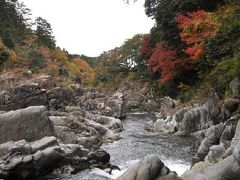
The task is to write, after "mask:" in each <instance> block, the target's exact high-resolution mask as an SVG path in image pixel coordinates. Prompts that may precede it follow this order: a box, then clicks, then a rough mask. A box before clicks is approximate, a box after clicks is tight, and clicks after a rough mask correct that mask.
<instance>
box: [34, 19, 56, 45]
mask: <svg viewBox="0 0 240 180" xmlns="http://www.w3.org/2000/svg"><path fill="white" fill-rule="evenodd" d="M35 24H36V26H37V28H36V35H37V37H38V38H37V42H38V44H40V45H45V46H47V47H49V48H54V47H55V46H56V45H55V39H54V36H53V35H52V34H53V32H52V27H51V24H49V23H48V22H47V21H46V20H45V19H43V18H41V17H37V18H36V20H35Z"/></svg>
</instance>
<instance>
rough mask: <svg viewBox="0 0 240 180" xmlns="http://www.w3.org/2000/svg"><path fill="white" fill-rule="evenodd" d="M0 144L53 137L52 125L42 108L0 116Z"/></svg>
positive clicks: (32, 107) (36, 107)
mask: <svg viewBox="0 0 240 180" xmlns="http://www.w3.org/2000/svg"><path fill="white" fill-rule="evenodd" d="M0 134H1V136H0V143H4V142H7V141H17V140H21V139H25V140H27V141H34V140H38V139H41V138H43V137H45V136H51V135H54V129H53V124H52V122H51V121H50V120H49V118H48V111H47V109H46V108H45V107H44V106H31V107H28V108H26V109H20V110H16V111H10V112H7V113H4V114H0Z"/></svg>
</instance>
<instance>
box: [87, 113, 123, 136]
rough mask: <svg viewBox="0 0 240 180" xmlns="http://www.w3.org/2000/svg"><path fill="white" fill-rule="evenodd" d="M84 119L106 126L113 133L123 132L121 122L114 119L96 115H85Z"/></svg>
mask: <svg viewBox="0 0 240 180" xmlns="http://www.w3.org/2000/svg"><path fill="white" fill-rule="evenodd" d="M85 118H86V119H90V120H92V121H95V122H97V123H99V124H102V125H104V126H106V127H107V128H109V129H110V130H113V131H114V132H120V131H122V130H123V126H122V122H121V120H120V119H116V118H114V117H109V116H100V115H97V114H90V113H87V114H86V116H85Z"/></svg>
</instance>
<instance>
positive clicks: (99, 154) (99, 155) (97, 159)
mask: <svg viewBox="0 0 240 180" xmlns="http://www.w3.org/2000/svg"><path fill="white" fill-rule="evenodd" d="M87 159H88V161H89V162H90V163H91V164H99V163H102V164H107V163H109V161H110V154H109V153H107V152H106V151H104V150H101V149H99V150H97V151H94V152H91V153H90V154H88V156H87Z"/></svg>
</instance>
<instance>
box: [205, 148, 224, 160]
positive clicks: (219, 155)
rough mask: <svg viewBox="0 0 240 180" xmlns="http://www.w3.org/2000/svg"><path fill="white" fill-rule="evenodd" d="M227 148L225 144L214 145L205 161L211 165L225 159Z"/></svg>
mask: <svg viewBox="0 0 240 180" xmlns="http://www.w3.org/2000/svg"><path fill="white" fill-rule="evenodd" d="M225 151H226V149H225V146H224V145H223V144H220V145H213V146H211V147H210V149H209V153H208V155H207V157H206V158H205V161H209V162H210V163H217V162H219V161H221V160H223V158H224V154H225Z"/></svg>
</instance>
